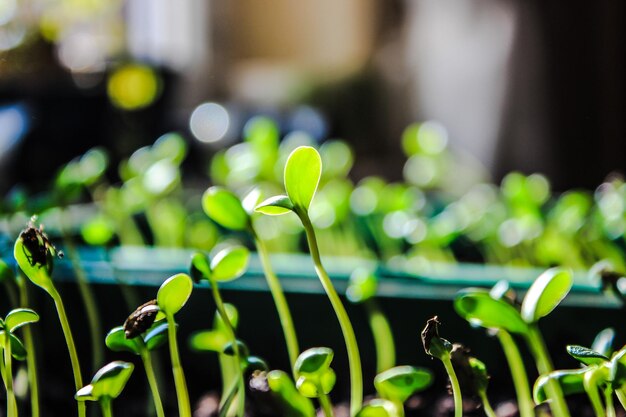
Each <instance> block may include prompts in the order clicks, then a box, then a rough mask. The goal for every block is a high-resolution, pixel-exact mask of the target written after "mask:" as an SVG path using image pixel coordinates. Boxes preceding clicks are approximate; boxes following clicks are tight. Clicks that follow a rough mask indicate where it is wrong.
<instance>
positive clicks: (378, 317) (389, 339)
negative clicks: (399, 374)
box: [364, 299, 396, 374]
mask: <svg viewBox="0 0 626 417" xmlns="http://www.w3.org/2000/svg"><path fill="white" fill-rule="evenodd" d="M364 304H365V309H366V310H367V315H368V320H369V324H370V328H371V329H372V336H373V337H374V345H375V346H376V373H377V374H379V373H381V372H383V371H386V370H387V369H390V368H393V367H394V366H395V364H396V346H395V343H394V339H393V332H392V331H391V325H390V324H389V321H388V320H387V317H385V314H384V313H383V312H382V310H381V309H380V306H379V305H378V303H377V302H376V300H374V299H369V300H367V301H365V303H364Z"/></svg>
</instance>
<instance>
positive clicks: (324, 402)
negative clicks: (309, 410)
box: [317, 386, 334, 417]
mask: <svg viewBox="0 0 626 417" xmlns="http://www.w3.org/2000/svg"><path fill="white" fill-rule="evenodd" d="M317 392H319V397H318V399H319V401H320V406H321V407H322V411H323V412H324V416H326V417H334V414H333V405H332V403H331V402H330V398H329V397H328V395H327V394H324V392H323V391H322V387H321V386H320V387H318V389H317Z"/></svg>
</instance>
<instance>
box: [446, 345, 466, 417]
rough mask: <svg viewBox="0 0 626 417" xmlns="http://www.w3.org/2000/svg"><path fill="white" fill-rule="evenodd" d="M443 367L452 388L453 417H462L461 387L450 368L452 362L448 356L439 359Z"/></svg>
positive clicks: (452, 369)
mask: <svg viewBox="0 0 626 417" xmlns="http://www.w3.org/2000/svg"><path fill="white" fill-rule="evenodd" d="M441 362H443V366H444V367H445V368H446V372H447V373H448V377H449V378H450V385H451V386H452V395H453V397H454V417H463V396H462V395H461V386H460V385H459V379H458V378H457V377H456V372H454V368H453V367H452V361H451V360H450V357H449V356H445V357H443V358H441Z"/></svg>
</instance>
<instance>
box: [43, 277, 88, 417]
mask: <svg viewBox="0 0 626 417" xmlns="http://www.w3.org/2000/svg"><path fill="white" fill-rule="evenodd" d="M47 290H48V293H49V294H50V296H51V297H52V299H53V300H54V305H55V306H56V309H57V314H58V315H59V321H60V322H61V328H62V329H63V336H65V344H66V345H67V350H68V351H69V354H70V362H71V363H72V372H73V373H74V386H75V388H76V391H78V390H79V389H81V388H82V387H83V376H82V374H81V371H80V363H79V362H78V353H76V345H75V344H74V337H73V336H72V330H71V329H70V323H69V321H68V320H67V313H66V312H65V306H64V305H63V300H62V299H61V295H60V294H59V293H58V291H57V290H56V288H55V287H54V286H52V285H50V287H49V288H47ZM77 406H78V417H85V416H86V412H87V407H86V405H85V402H84V401H77Z"/></svg>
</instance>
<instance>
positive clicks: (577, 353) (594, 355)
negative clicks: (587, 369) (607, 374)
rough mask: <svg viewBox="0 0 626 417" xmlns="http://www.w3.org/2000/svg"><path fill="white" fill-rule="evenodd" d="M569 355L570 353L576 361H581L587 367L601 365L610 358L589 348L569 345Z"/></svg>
mask: <svg viewBox="0 0 626 417" xmlns="http://www.w3.org/2000/svg"><path fill="white" fill-rule="evenodd" d="M567 353H569V355H570V356H571V357H573V358H574V359H576V360H578V361H580V362H581V363H583V364H585V365H594V364H598V365H599V364H602V363H604V362H607V361H608V360H609V358H607V357H606V356H604V355H603V354H601V353H598V352H596V351H594V350H591V349H589V348H586V347H584V346H578V345H568V346H567Z"/></svg>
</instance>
